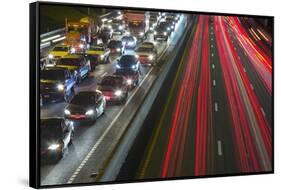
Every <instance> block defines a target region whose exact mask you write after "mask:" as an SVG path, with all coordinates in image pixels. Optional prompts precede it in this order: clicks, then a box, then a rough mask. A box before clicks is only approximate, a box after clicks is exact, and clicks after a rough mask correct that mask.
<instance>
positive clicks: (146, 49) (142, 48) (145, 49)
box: [137, 47, 153, 52]
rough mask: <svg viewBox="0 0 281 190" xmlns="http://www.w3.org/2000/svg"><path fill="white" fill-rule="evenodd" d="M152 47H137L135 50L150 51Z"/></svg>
mask: <svg viewBox="0 0 281 190" xmlns="http://www.w3.org/2000/svg"><path fill="white" fill-rule="evenodd" d="M152 51H153V48H149V47H139V48H138V49H137V52H152Z"/></svg>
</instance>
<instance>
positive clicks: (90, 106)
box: [64, 90, 106, 123]
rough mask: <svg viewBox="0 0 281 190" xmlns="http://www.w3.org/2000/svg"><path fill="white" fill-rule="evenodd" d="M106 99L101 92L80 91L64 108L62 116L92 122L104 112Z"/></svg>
mask: <svg viewBox="0 0 281 190" xmlns="http://www.w3.org/2000/svg"><path fill="white" fill-rule="evenodd" d="M105 107H106V100H105V97H104V95H103V94H102V92H100V91H98V90H96V91H81V92H79V93H78V94H76V95H75V96H74V97H73V99H72V100H71V101H70V102H69V104H68V105H67V106H66V107H65V109H64V118H65V119H69V120H71V121H84V122H90V123H93V122H95V121H96V120H97V118H98V117H100V116H101V115H102V114H103V113H104V112H105Z"/></svg>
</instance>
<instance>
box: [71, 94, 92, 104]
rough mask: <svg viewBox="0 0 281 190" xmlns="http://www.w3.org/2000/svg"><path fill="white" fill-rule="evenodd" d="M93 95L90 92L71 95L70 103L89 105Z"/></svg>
mask: <svg viewBox="0 0 281 190" xmlns="http://www.w3.org/2000/svg"><path fill="white" fill-rule="evenodd" d="M94 100H95V96H94V95H92V94H85V93H79V94H77V95H75V96H74V97H73V99H72V100H71V101H70V104H75V105H90V104H92V103H93V102H94Z"/></svg>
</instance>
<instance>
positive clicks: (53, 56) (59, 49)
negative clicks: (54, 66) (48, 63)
mask: <svg viewBox="0 0 281 190" xmlns="http://www.w3.org/2000/svg"><path fill="white" fill-rule="evenodd" d="M70 48H71V47H70V46H68V45H56V46H55V47H54V48H53V49H52V50H51V51H50V52H49V54H48V59H49V60H57V59H60V58H62V57H64V56H66V55H68V54H70Z"/></svg>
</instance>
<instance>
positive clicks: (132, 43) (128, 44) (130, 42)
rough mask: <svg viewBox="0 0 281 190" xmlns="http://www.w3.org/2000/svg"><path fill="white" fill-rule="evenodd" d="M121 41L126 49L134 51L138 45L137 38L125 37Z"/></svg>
mask: <svg viewBox="0 0 281 190" xmlns="http://www.w3.org/2000/svg"><path fill="white" fill-rule="evenodd" d="M121 40H122V43H123V45H124V46H125V48H126V49H134V48H135V47H136V45H137V38H136V37H134V36H123V37H122V39H121Z"/></svg>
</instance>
